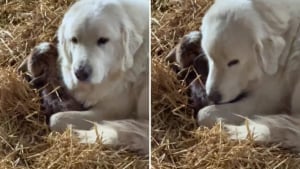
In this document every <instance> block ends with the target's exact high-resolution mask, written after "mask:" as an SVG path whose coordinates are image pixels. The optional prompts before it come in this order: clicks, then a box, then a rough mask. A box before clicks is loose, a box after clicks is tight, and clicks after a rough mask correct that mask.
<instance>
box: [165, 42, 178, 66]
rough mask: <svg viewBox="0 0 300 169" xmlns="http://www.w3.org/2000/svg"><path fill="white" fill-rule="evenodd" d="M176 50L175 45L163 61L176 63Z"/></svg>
mask: <svg viewBox="0 0 300 169" xmlns="http://www.w3.org/2000/svg"><path fill="white" fill-rule="evenodd" d="M177 48H178V45H176V46H175V47H174V48H173V49H172V50H171V51H170V52H169V54H168V55H167V57H166V59H165V60H166V61H167V62H170V63H173V62H175V61H176V53H177Z"/></svg>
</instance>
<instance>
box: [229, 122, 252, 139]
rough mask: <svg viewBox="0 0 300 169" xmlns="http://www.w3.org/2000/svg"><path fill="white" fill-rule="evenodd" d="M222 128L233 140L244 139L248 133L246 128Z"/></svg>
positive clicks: (231, 126)
mask: <svg viewBox="0 0 300 169" xmlns="http://www.w3.org/2000/svg"><path fill="white" fill-rule="evenodd" d="M224 128H225V130H226V132H227V133H228V134H229V138H230V139H233V140H241V139H246V138H247V136H248V133H249V132H248V130H247V128H246V126H236V125H224Z"/></svg>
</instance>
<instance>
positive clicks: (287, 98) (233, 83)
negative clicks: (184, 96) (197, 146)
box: [198, 0, 300, 151]
mask: <svg viewBox="0 0 300 169" xmlns="http://www.w3.org/2000/svg"><path fill="white" fill-rule="evenodd" d="M299 9H300V1H298V0H286V1H281V0H216V2H215V3H214V5H213V6H212V7H211V8H210V9H209V10H208V12H207V13H206V14H205V16H204V18H203V23H202V26H201V31H202V34H203V39H202V42H201V43H202V47H203V50H204V52H205V53H206V55H207V59H208V63H209V75H208V79H207V83H206V91H207V93H208V94H210V92H212V91H216V90H217V91H219V93H220V94H221V95H222V98H221V101H220V104H217V105H210V106H207V107H205V108H203V109H201V110H200V111H199V112H198V122H199V124H201V125H206V126H212V125H214V123H216V122H217V121H220V120H221V121H223V122H224V124H225V128H226V129H227V131H228V133H229V134H230V135H231V137H232V138H235V139H245V138H246V136H247V135H248V134H249V133H248V128H247V127H246V125H242V124H241V123H242V122H243V121H244V120H245V119H244V118H242V117H241V116H243V117H246V118H249V125H248V127H249V129H250V131H251V132H253V135H254V138H255V139H256V140H258V141H266V142H280V143H282V145H283V146H285V147H291V148H292V149H293V150H296V151H300V142H299V139H300V102H299V100H300V27H299V26H300V10H299ZM234 59H238V60H239V63H237V64H235V65H232V66H228V65H227V64H228V63H229V62H230V61H232V60H234ZM242 92H247V93H248V95H247V96H246V97H245V98H243V99H241V100H239V101H237V102H233V103H232V102H230V101H232V100H234V99H235V98H236V97H237V96H238V95H239V94H241V93H242ZM238 115H240V116H238Z"/></svg>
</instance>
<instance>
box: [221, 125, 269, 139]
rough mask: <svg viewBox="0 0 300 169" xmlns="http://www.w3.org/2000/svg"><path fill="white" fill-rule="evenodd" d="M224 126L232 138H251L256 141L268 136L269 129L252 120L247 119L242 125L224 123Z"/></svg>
mask: <svg viewBox="0 0 300 169" xmlns="http://www.w3.org/2000/svg"><path fill="white" fill-rule="evenodd" d="M224 128H225V130H226V131H227V133H228V134H229V138H230V139H233V140H243V139H247V138H253V139H254V140H256V141H268V140H269V138H270V129H269V128H268V127H267V126H266V125H263V124H259V123H256V122H254V121H248V123H247V124H244V125H224Z"/></svg>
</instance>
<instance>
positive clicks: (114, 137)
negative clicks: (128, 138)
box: [73, 125, 118, 145]
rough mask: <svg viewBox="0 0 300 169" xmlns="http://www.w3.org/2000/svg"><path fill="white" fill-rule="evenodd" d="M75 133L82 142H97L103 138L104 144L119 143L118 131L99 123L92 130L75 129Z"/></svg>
mask: <svg viewBox="0 0 300 169" xmlns="http://www.w3.org/2000/svg"><path fill="white" fill-rule="evenodd" d="M73 132H74V134H75V135H76V136H77V138H79V142H80V143H95V142H96V141H97V140H99V139H100V140H101V141H102V143H103V144H107V145H116V144H117V143H118V133H117V131H116V130H114V129H113V128H110V127H108V126H100V125H97V127H95V128H94V129H91V130H78V129H75V130H73Z"/></svg>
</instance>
